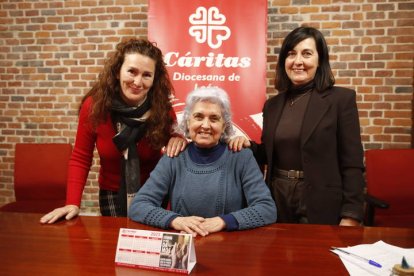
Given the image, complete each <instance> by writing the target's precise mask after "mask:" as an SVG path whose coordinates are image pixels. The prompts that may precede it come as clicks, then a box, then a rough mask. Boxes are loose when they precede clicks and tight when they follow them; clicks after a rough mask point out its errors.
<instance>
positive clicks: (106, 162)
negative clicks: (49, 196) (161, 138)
mask: <svg viewBox="0 0 414 276" xmlns="http://www.w3.org/2000/svg"><path fill="white" fill-rule="evenodd" d="M91 104H92V98H88V99H86V101H85V102H84V103H83V105H82V107H81V110H80V113H79V122H78V130H77V133H76V141H75V146H74V149H73V152H72V156H71V158H70V161H69V169H68V185H67V192H66V204H71V205H77V206H80V203H81V199H82V193H83V189H84V187H85V183H86V180H87V178H88V174H89V170H90V167H91V164H92V160H93V153H94V149H95V145H96V148H97V150H98V154H99V160H100V162H99V163H100V169H99V179H98V182H99V188H100V189H104V190H110V191H118V188H119V184H120V181H121V156H122V154H121V153H120V152H119V151H118V149H117V148H116V147H115V145H114V143H113V142H112V137H114V135H115V130H114V128H113V126H112V120H111V117H110V115H108V117H107V119H106V121H105V123H101V124H99V125H98V126H97V127H96V129H93V127H92V125H91V123H90V122H89V118H88V117H89V110H90V107H91ZM171 114H172V116H173V117H174V120H176V117H175V113H174V111H172V112H171ZM137 151H138V156H139V159H140V168H141V183H142V184H144V183H145V181H146V180H147V178H148V177H149V174H150V172H151V171H152V170H153V169H154V167H155V165H156V164H157V163H158V160H159V159H160V158H161V156H162V153H161V151H160V150H154V149H153V148H152V147H151V146H150V144H149V141H148V139H147V138H143V139H142V140H141V141H140V142H139V143H138V144H137Z"/></svg>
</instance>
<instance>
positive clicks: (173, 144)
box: [164, 136, 188, 157]
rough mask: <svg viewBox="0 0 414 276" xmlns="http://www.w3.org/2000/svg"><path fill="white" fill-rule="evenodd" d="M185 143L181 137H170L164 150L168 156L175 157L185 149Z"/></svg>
mask: <svg viewBox="0 0 414 276" xmlns="http://www.w3.org/2000/svg"><path fill="white" fill-rule="evenodd" d="M187 144H188V142H187V140H186V139H185V138H183V137H179V136H176V137H171V138H170V140H169V141H168V145H167V146H166V147H165V149H164V151H165V152H166V153H167V155H168V157H176V156H178V155H179V154H180V152H182V151H183V150H184V149H185V147H186V146H187Z"/></svg>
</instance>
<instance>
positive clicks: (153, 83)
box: [40, 39, 186, 223]
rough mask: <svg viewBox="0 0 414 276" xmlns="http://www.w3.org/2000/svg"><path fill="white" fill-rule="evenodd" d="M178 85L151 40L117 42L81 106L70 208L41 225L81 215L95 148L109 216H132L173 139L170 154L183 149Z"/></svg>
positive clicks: (58, 211) (103, 204)
mask: <svg viewBox="0 0 414 276" xmlns="http://www.w3.org/2000/svg"><path fill="white" fill-rule="evenodd" d="M172 92H173V87H172V84H171V82H170V79H169V76H168V73H167V70H166V67H165V64H164V61H163V55H162V52H161V50H160V49H159V48H157V47H156V46H155V45H154V44H153V43H151V42H149V41H147V40H145V39H131V40H128V41H125V42H121V43H119V44H118V45H117V47H116V51H115V52H114V53H113V54H112V56H111V57H110V58H109V59H108V60H107V61H106V63H105V65H104V68H103V71H102V72H101V73H100V74H99V78H98V80H97V82H96V83H95V84H94V86H93V87H92V88H91V89H90V91H89V92H88V93H87V94H86V95H85V96H84V97H83V99H82V102H81V105H80V108H79V122H78V130H77V134H76V142H75V146H74V150H73V153H72V157H71V159H70V162H69V168H68V187H67V199H66V206H64V207H61V208H57V209H55V210H53V211H52V212H50V213H48V214H46V215H44V216H43V217H42V218H41V220H40V222H41V223H53V222H55V221H56V220H58V219H59V218H62V217H65V218H66V219H71V218H73V217H75V216H77V215H78V214H79V206H80V203H81V198H82V193H83V189H84V187H85V183H86V180H87V177H88V173H89V170H90V167H91V164H92V160H93V152H94V149H95V146H96V148H97V151H98V154H99V158H100V170H99V179H98V181H99V207H100V211H101V214H102V215H104V216H126V215H127V209H128V206H129V203H128V202H129V200H130V199H132V197H133V196H134V195H135V193H136V192H137V191H138V190H139V188H140V187H141V184H143V183H144V182H145V180H146V179H147V178H148V177H149V173H150V172H151V171H152V169H153V168H154V167H155V165H156V164H157V162H158V160H159V159H160V158H161V155H162V152H161V149H162V148H163V146H164V145H166V144H167V143H168V150H167V154H168V155H169V156H174V155H176V154H178V152H179V151H181V150H183V149H184V147H185V145H186V140H185V139H184V138H182V137H180V136H174V135H173V125H174V124H175V121H176V116H175V113H174V111H173V109H172V106H171V103H170V96H171V94H172Z"/></svg>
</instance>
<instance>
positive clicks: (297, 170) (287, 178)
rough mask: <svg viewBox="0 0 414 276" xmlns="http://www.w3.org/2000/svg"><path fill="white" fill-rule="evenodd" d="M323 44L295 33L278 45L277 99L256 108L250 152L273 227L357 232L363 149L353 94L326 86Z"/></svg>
mask: <svg viewBox="0 0 414 276" xmlns="http://www.w3.org/2000/svg"><path fill="white" fill-rule="evenodd" d="M334 83H335V80H334V77H333V74H332V71H331V67H330V64H329V53H328V47H327V44H326V41H325V39H324V37H323V35H322V33H321V32H320V31H318V30H317V29H315V28H312V27H299V28H296V29H295V30H293V31H292V32H291V33H289V34H288V36H287V37H286V38H285V40H284V41H283V44H282V47H281V50H280V54H279V59H278V64H277V67H276V82H275V88H276V89H277V90H278V92H279V94H278V95H277V96H275V97H272V98H270V99H269V100H267V101H266V103H265V104H264V107H263V131H262V137H261V144H257V143H255V142H253V141H249V140H247V139H245V138H244V137H237V138H235V139H233V140H231V141H230V143H229V146H230V147H231V148H233V150H239V149H240V148H241V147H250V148H251V149H252V150H253V152H254V154H255V157H256V160H257V161H258V163H259V164H261V165H267V172H266V182H267V184H268V186H269V187H270V189H271V191H272V195H273V197H274V199H275V201H276V205H277V210H278V222H285V223H315V224H339V225H351V226H352V225H359V224H360V222H361V221H362V218H363V187H364V178H363V170H364V164H363V148H362V143H361V135H360V126H359V117H358V110H357V105H356V93H355V91H354V90H351V89H347V88H343V87H337V86H334Z"/></svg>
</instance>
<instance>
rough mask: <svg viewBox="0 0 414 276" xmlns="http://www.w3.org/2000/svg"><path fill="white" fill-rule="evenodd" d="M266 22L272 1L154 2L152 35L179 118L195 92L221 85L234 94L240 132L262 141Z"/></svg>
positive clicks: (150, 17)
mask: <svg viewBox="0 0 414 276" xmlns="http://www.w3.org/2000/svg"><path fill="white" fill-rule="evenodd" d="M246 3H248V4H246ZM266 26H267V0H255V1H248V2H244V1H240V0H226V1H222V0H221V1H220V0H210V1H206V0H204V1H202V0H199V1H195V0H192V1H188V0H150V1H149V12H148V38H149V40H151V41H154V42H156V43H157V45H158V47H159V48H160V49H161V50H162V51H163V53H164V60H165V62H166V64H167V68H168V70H169V74H170V77H171V80H172V81H173V85H174V88H175V91H176V94H175V97H176V98H175V99H174V101H173V104H174V109H175V111H176V112H177V116H178V118H179V119H180V113H181V111H182V108H183V106H184V104H185V98H186V96H187V94H188V93H189V92H190V91H192V90H193V89H194V88H196V87H201V86H218V87H221V88H223V89H224V90H226V91H227V93H228V94H229V97H230V101H231V104H232V112H233V123H234V125H235V129H236V131H237V134H238V135H245V136H247V137H248V138H249V139H251V140H255V141H260V134H261V127H262V117H261V110H262V107H263V103H264V101H265V99H266Z"/></svg>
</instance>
